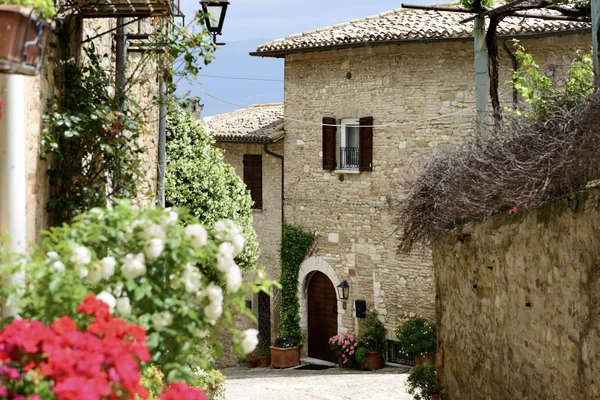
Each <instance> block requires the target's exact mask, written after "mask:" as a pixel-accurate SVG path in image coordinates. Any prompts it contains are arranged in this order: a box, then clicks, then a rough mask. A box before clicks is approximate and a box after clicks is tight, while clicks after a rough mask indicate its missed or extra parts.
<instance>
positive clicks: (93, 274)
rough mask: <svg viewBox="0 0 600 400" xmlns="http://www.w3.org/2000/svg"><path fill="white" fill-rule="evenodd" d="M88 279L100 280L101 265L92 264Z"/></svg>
mask: <svg viewBox="0 0 600 400" xmlns="http://www.w3.org/2000/svg"><path fill="white" fill-rule="evenodd" d="M87 279H88V281H90V282H91V283H98V282H100V281H101V280H102V266H100V265H94V266H92V270H91V271H90V273H89V274H88V276H87Z"/></svg>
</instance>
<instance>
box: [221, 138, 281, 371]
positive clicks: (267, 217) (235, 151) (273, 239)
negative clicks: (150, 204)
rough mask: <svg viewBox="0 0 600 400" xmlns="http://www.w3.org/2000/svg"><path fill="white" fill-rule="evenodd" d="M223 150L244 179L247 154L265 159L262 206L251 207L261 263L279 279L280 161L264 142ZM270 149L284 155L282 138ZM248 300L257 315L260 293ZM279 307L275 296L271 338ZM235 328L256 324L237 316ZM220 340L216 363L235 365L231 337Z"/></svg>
mask: <svg viewBox="0 0 600 400" xmlns="http://www.w3.org/2000/svg"><path fill="white" fill-rule="evenodd" d="M215 146H216V147H218V148H221V149H223V150H224V152H223V153H224V162H226V163H228V164H230V165H232V166H233V168H234V169H235V172H236V173H237V174H238V176H240V177H241V178H242V179H243V177H244V164H243V161H244V154H261V155H262V161H263V172H262V173H263V208H262V210H252V217H253V225H254V229H255V231H256V235H257V239H258V243H259V246H260V257H259V259H258V263H259V264H260V265H263V266H264V267H265V271H266V273H267V278H268V279H276V280H278V279H279V277H280V275H281V265H280V262H279V248H280V246H281V184H282V183H281V160H279V159H278V158H276V157H273V156H270V155H268V154H266V153H265V152H264V149H263V145H262V144H244V143H217V144H216V145H215ZM269 150H270V151H272V152H274V153H277V154H283V141H279V142H277V143H274V144H272V145H269ZM254 278H255V275H254V274H248V275H247V276H245V277H244V281H246V282H248V281H252V280H253V279H254ZM247 299H248V300H251V301H252V310H253V312H254V314H255V315H258V296H257V295H254V294H253V293H252V292H251V291H249V292H248V293H247ZM278 313H279V309H278V308H277V306H276V304H275V301H274V299H273V298H272V299H271V318H272V320H271V337H272V339H274V338H275V335H276V334H277V324H278V323H279V318H278V317H277V315H278ZM236 328H238V329H248V328H256V323H254V322H252V321H251V320H250V319H248V318H238V319H237V320H236ZM221 342H222V343H223V344H224V346H225V355H224V358H223V359H222V360H220V361H219V362H218V363H217V368H223V367H227V366H232V365H235V363H236V361H237V357H236V356H235V355H233V354H232V352H231V351H229V349H231V346H232V345H231V337H230V336H229V335H223V337H222V338H221Z"/></svg>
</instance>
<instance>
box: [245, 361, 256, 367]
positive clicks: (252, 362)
mask: <svg viewBox="0 0 600 400" xmlns="http://www.w3.org/2000/svg"><path fill="white" fill-rule="evenodd" d="M246 367H248V368H257V367H258V361H256V360H246Z"/></svg>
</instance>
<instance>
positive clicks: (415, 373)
mask: <svg viewBox="0 0 600 400" xmlns="http://www.w3.org/2000/svg"><path fill="white" fill-rule="evenodd" d="M406 382H407V383H408V393H409V394H412V395H413V398H414V399H415V400H435V399H439V393H440V392H439V389H438V387H437V377H436V372H435V366H434V365H422V366H419V367H414V368H412V369H411V370H410V374H409V375H408V379H407V380H406Z"/></svg>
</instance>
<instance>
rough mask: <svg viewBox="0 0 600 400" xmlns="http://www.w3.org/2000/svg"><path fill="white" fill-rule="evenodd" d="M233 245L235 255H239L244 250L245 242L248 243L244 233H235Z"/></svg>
mask: <svg viewBox="0 0 600 400" xmlns="http://www.w3.org/2000/svg"><path fill="white" fill-rule="evenodd" d="M231 243H232V245H233V255H234V256H236V257H237V256H239V255H240V254H242V252H243V251H244V243H246V239H245V238H244V237H243V236H242V235H239V234H238V235H235V237H234V238H233V240H232V241H231Z"/></svg>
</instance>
